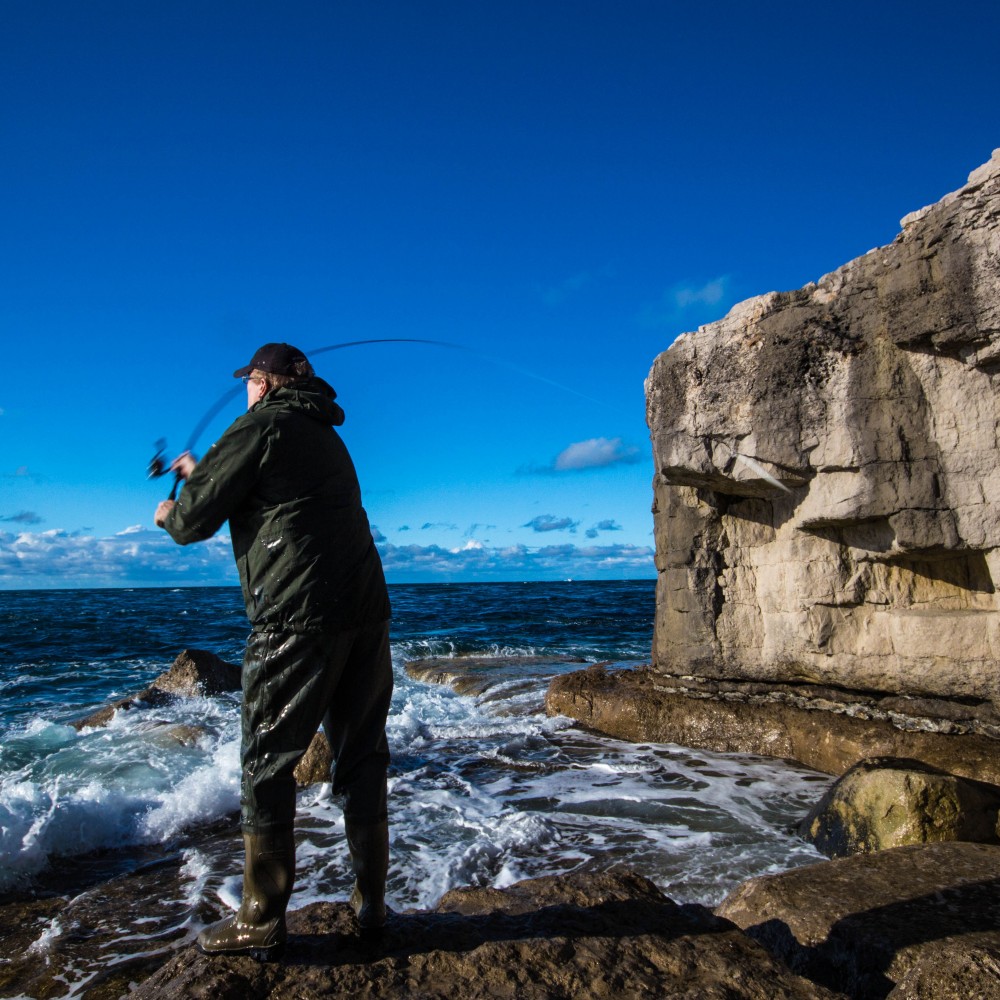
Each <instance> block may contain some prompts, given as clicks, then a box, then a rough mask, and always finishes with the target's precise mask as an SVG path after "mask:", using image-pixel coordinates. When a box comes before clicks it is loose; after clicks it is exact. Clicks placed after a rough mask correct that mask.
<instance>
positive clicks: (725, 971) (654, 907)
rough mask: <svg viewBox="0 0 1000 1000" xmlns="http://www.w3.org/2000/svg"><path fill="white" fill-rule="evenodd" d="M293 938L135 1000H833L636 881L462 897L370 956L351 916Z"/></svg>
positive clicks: (701, 912) (186, 969) (188, 963)
mask: <svg viewBox="0 0 1000 1000" xmlns="http://www.w3.org/2000/svg"><path fill="white" fill-rule="evenodd" d="M289 932H290V935H291V938H290V940H289V944H288V952H287V953H286V960H285V962H284V963H282V964H272V965H258V964H257V963H256V962H254V961H253V960H252V959H247V958H224V957H216V958H211V959H210V958H207V957H205V956H202V955H199V954H198V953H196V952H195V951H194V949H191V948H189V949H186V950H184V951H183V952H181V953H179V954H178V955H176V956H175V957H174V958H173V959H171V961H170V962H168V963H167V964H166V965H165V966H164V967H163V968H162V969H160V970H159V971H158V972H157V973H155V974H154V975H153V976H152V977H151V978H150V979H148V980H146V982H144V983H142V984H141V985H140V986H139V987H138V989H137V990H136V991H135V992H134V993H133V994H131V996H132V997H134V998H136V1000H145V998H154V997H155V998H157V1000H167V998H172V997H176V998H185V1000H186V998H189V997H193V996H211V997H212V998H213V1000H229V998H233V1000H246V998H248V997H270V998H292V997H316V996H349V997H378V998H383V1000H384V998H396V997H413V998H417V997H420V998H430V997H441V998H449V1000H451V998H457V997H460V998H462V1000H485V998H496V997H510V998H512V1000H514V998H538V1000H542V998H545V1000H562V998H565V1000H589V998H609V1000H610V998H619V997H640V996H649V997H686V998H691V1000H694V998H718V1000H723V998H725V1000H744V998H745V1000H750V998H753V1000H773V998H787V1000H792V998H802V1000H806V998H812V1000H833V994H831V993H829V992H828V991H827V990H825V989H824V988H823V987H819V986H815V985H814V984H812V983H809V982H807V981H806V980H804V979H802V978H800V977H798V976H796V975H794V974H792V973H791V972H789V970H788V969H787V968H785V967H784V966H783V965H782V964H781V963H780V962H778V961H776V960H775V959H774V958H773V957H772V956H771V955H769V954H768V953H767V951H766V950H765V949H763V948H762V947H760V946H759V945H757V944H756V943H755V942H754V941H752V940H750V939H749V938H748V937H746V936H745V935H744V934H742V933H741V932H740V931H739V930H737V929H736V928H735V927H734V926H733V925H732V924H731V923H729V922H728V921H726V920H722V919H719V918H718V917H715V916H713V915H712V913H711V912H710V911H709V910H707V909H705V908H704V907H701V906H695V905H690V906H678V905H677V904H676V903H673V902H671V901H670V900H669V899H667V898H666V897H665V896H664V895H663V894H662V893H660V891H659V890H658V889H657V888H656V887H655V886H654V885H653V884H652V883H651V882H649V881H647V880H646V879H644V878H641V877H640V876H638V875H635V874H633V873H631V872H627V871H620V872H615V873H604V874H582V873H578V874H573V875H568V876H549V877H544V878H538V879H529V880H527V881H525V882H519V883H517V884H516V885H512V886H510V887H509V888H507V889H457V890H453V891H451V892H449V893H447V894H446V895H445V896H444V897H443V898H442V899H441V901H440V903H439V904H438V906H437V907H436V908H435V909H434V910H433V911H410V912H407V913H401V914H394V915H392V917H391V919H390V922H389V926H388V927H387V929H386V932H385V936H384V938H383V939H382V940H381V941H379V942H378V943H374V944H370V945H362V944H361V943H360V941H359V939H358V937H357V933H356V923H355V921H354V918H353V914H352V913H351V911H350V909H349V907H348V906H347V905H346V904H345V903H315V904H313V905H311V906H308V907H306V908H305V909H302V910H299V911H297V912H294V913H292V914H290V916H289Z"/></svg>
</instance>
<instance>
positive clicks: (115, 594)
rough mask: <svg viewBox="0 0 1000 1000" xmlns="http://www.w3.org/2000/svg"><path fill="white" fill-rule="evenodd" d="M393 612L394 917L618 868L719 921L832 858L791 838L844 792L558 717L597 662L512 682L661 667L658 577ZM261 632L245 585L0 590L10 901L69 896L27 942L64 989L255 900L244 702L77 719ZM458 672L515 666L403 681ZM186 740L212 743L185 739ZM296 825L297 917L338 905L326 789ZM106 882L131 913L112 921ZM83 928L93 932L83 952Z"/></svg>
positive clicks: (333, 824) (30, 931)
mask: <svg viewBox="0 0 1000 1000" xmlns="http://www.w3.org/2000/svg"><path fill="white" fill-rule="evenodd" d="M392 597H393V602H394V622H393V659H394V665H395V673H396V691H395V694H394V697H393V704H392V711H391V715H390V719H389V723H388V736H389V741H390V747H391V750H392V755H393V763H392V767H391V771H390V803H389V807H390V819H391V830H392V833H391V858H392V861H391V871H390V877H389V902H390V905H392V906H394V907H396V908H397V909H402V908H407V907H427V906H432V905H433V904H434V903H435V902H436V901H437V899H438V898H439V897H440V895H441V894H442V893H443V892H445V891H446V890H447V889H449V888H452V887H454V886H456V885H460V884H469V883H471V884H477V885H486V884H488V885H496V886H503V885H507V884H509V883H511V882H513V881H516V880H518V879H521V878H525V877H529V876H535V875H542V874H554V873H559V872H568V871H572V870H576V869H580V868H585V869H602V868H605V867H607V866H608V865H610V864H614V863H619V862H622V863H625V864H628V865H629V866H630V867H632V868H635V869H636V870H638V871H639V872H641V873H642V874H644V875H647V876H648V877H650V878H651V879H653V880H654V881H655V882H656V883H657V884H658V885H659V886H660V887H661V888H663V890H664V891H665V892H666V893H667V894H668V895H670V896H671V897H672V898H674V899H676V900H678V901H684V902H689V901H696V902H702V903H706V904H709V905H712V904H715V903H717V902H718V901H719V900H721V898H722V897H723V896H724V895H725V894H726V893H727V892H728V891H729V890H730V889H731V888H733V887H734V886H736V885H737V884H739V883H740V882H741V881H743V880H744V879H746V878H747V877H750V876H753V875H759V874H762V873H766V872H772V871H781V870H785V869H787V868H789V867H792V866H794V865H797V864H803V863H810V862H812V861H815V860H819V857H820V856H819V855H818V854H817V853H816V852H815V851H814V850H813V849H812V848H810V847H808V846H807V845H806V844H805V843H804V842H802V841H801V840H799V839H798V838H797V837H796V836H795V835H794V833H793V832H792V830H793V826H794V824H795V823H796V822H797V820H798V819H799V818H800V817H801V815H802V814H803V813H804V812H805V811H806V810H807V809H808V807H809V806H810V805H811V804H812V803H813V802H814V801H815V800H816V799H817V798H818V797H819V796H820V795H821V794H822V791H823V789H824V788H825V787H826V784H827V783H828V780H829V779H827V778H826V776H824V775H819V774H816V773H815V772H810V771H807V770H806V769H804V768H800V767H796V766H793V765H789V764H787V763H785V762H781V761H774V760H768V759H762V758H750V757H735V756H725V755H717V754H709V753H705V752H701V751H692V750H688V749H684V748H681V747H676V746H669V745H660V744H645V745H640V746H634V745H632V744H625V743H621V742H618V741H614V740H610V739H607V738H605V737H601V736H598V735H595V734H592V733H588V732H584V731H582V730H580V729H579V728H576V727H574V726H573V725H571V723H570V722H569V720H566V719H550V718H547V717H546V716H545V715H544V712H543V709H542V698H543V694H544V689H545V685H546V683H547V676H548V675H551V673H553V672H556V671H561V670H567V669H577V668H578V667H579V664H566V663H562V662H552V663H550V664H548V665H547V666H537V665H533V666H530V667H526V668H525V670H526V672H527V675H528V680H527V681H525V680H524V679H523V678H520V679H517V680H515V679H512V678H511V675H510V671H509V669H508V670H504V669H501V668H503V667H504V666H505V665H506V666H508V667H509V665H510V664H511V663H512V662H518V661H517V657H519V656H527V655H536V656H542V657H552V658H556V657H562V656H567V655H571V656H578V657H584V658H586V659H588V660H591V661H597V660H601V661H612V662H613V663H618V664H622V665H635V664H637V663H639V662H642V661H644V660H645V659H646V657H647V654H648V649H649V645H650V639H651V630H652V624H651V623H652V615H653V585H652V583H647V582H638V583H563V584H476V585H427V586H416V585H414V586H397V587H394V588H392ZM246 630H247V629H246V623H245V618H244V616H243V611H242V607H241V603H240V597H239V592H238V590H236V589H234V588H233V589H231V588H218V589H215V588H209V589H190V590H184V589H182V590H170V591H167V590H137V591H64V592H32V593H29V592H18V593H0V656H2V661H0V691H2V706H3V710H2V715H0V889H3V890H6V898H7V899H8V901H13V903H14V904H17V903H20V904H23V903H24V902H25V901H27V900H29V899H30V898H32V897H39V898H44V897H45V896H46V895H51V894H52V893H53V892H55V893H58V894H59V895H60V896H61V897H63V898H64V899H67V900H70V901H71V902H68V903H64V904H60V906H59V907H57V910H56V911H52V912H49V911H47V910H45V908H44V907H42V908H41V909H39V910H38V911H37V912H36V913H34V915H33V916H32V917H31V919H30V920H29V921H27V922H26V923H25V924H24V926H22V927H21V928H20V930H19V933H20V935H21V936H20V937H17V940H16V941H14V939H9V941H8V945H7V948H13V947H14V946H15V945H16V946H17V948H18V949H20V948H21V947H24V941H26V940H27V938H30V942H29V944H31V943H33V946H34V948H35V955H36V956H39V957H43V958H47V959H48V960H49V962H50V963H54V964H55V965H56V966H58V967H59V970H60V971H59V977H61V978H60V979H59V980H58V983H57V985H56V986H53V987H52V989H53V990H54V992H46V993H45V995H47V996H72V995H81V994H82V993H85V992H87V991H88V990H89V989H92V988H93V981H92V977H93V976H94V975H96V972H95V969H96V968H97V966H96V965H95V963H103V964H104V965H105V966H107V965H108V963H109V962H114V961H121V962H123V963H124V966H125V967H128V963H130V962H133V963H134V962H135V961H136V958H135V956H137V955H139V956H142V955H144V954H147V953H153V954H155V953H157V952H159V951H169V950H170V949H171V948H173V947H176V946H177V944H178V943H180V942H183V941H186V940H190V939H191V937H193V935H194V934H195V933H196V931H197V929H198V928H199V927H200V926H201V925H202V924H203V923H204V922H205V921H207V920H210V919H212V918H213V917H214V915H215V914H216V913H217V912H218V911H219V910H221V909H224V908H225V907H226V906H234V905H236V903H237V901H238V895H239V886H240V863H241V859H240V858H239V856H238V851H239V837H238V832H237V829H236V820H235V816H236V813H237V810H238V799H239V788H238V785H239V767H238V739H239V737H238V697H237V696H235V695H228V696H222V697H218V698H195V699H190V700H188V701H184V702H178V703H177V704H176V705H175V706H174V705H172V706H170V707H169V708H160V709H155V710H141V711H132V712H126V713H119V714H118V715H117V716H116V717H115V719H114V721H113V722H112V724H111V725H109V726H108V727H106V728H104V729H96V730H87V731H84V732H82V733H78V732H77V731H76V730H75V729H73V728H72V727H71V726H68V725H67V723H68V722H69V721H70V720H72V719H74V718H77V717H79V716H81V715H83V714H86V713H87V712H88V711H90V710H91V709H93V708H94V707H97V706H98V705H100V704H101V703H103V702H105V701H107V700H109V699H111V698H114V697H121V696H123V695H125V694H129V693H132V692H134V691H137V690H139V689H141V688H142V687H144V686H145V685H146V684H148V683H149V681H150V680H152V679H153V677H155V676H156V675H157V674H158V673H160V672H161V671H162V670H164V669H166V668H167V667H168V666H169V664H170V662H171V661H172V660H173V658H174V656H175V655H176V654H177V653H178V652H179V651H180V650H181V649H182V648H184V647H185V646H191V647H197V648H203V649H210V650H213V651H215V652H218V653H219V654H220V655H221V656H223V658H225V659H229V660H231V661H238V660H239V657H240V652H241V648H242V644H243V640H244V638H245V635H246ZM463 654H466V655H468V654H475V655H478V656H482V655H489V656H492V657H495V658H496V660H497V665H498V670H497V681H496V684H495V685H494V686H492V687H490V688H488V689H487V690H486V691H484V693H483V694H481V695H479V696H477V697H469V696H463V695H458V694H455V693H454V692H453V691H452V690H451V689H449V688H446V687H443V686H438V685H432V684H426V683H422V682H417V681H414V680H412V679H410V678H409V677H408V676H407V675H406V673H405V671H404V670H403V664H404V662H405V661H407V660H412V659H416V658H420V657H426V656H461V655H463ZM178 724H182V725H184V726H185V727H190V728H188V729H186V730H184V731H183V734H182V735H183V736H184V737H189V736H190V734H191V731H192V729H193V730H194V731H195V732H196V734H197V738H196V740H195V742H193V743H185V742H181V741H179V740H178V739H177V738H176V737H177V735H178V733H177V730H176V729H175V727H176V726H177V725H178ZM297 826H298V838H297V839H298V876H297V884H296V891H295V894H294V896H293V898H292V903H291V905H292V906H293V907H295V906H301V905H304V904H305V903H307V902H310V901H313V900H316V899H328V898H343V897H344V895H345V894H346V891H347V889H348V887H349V882H350V878H349V875H348V860H347V852H346V847H345V844H344V838H343V819H342V817H341V814H340V811H339V808H338V807H337V805H336V804H335V802H334V801H333V800H332V799H331V797H330V795H329V788H328V786H325V785H320V786H314V787H312V788H310V789H307V790H305V791H303V792H302V793H300V797H299V809H298V817H297ZM109 886H114V896H115V899H116V900H119V901H125V900H127V901H128V902H127V905H125V904H124V902H123V905H121V906H115V907H107V906H102V904H101V902H100V901H101V900H102V899H103V898H105V896H106V895H107V893H108V892H109V891H110V890H109ZM74 922H75V923H74ZM72 926H76V927H77V928H79V927H86V928H87V930H88V934H87V935H84V939H83V940H82V941H81V940H80V936H79V934H76V933H74V932H71V931H70V930H69V928H70V927H72ZM25 936H26V937H25ZM4 950H6V949H5V946H4V945H0V951H4ZM0 957H2V956H0ZM7 957H8V958H12V957H13V955H12V954H11V953H10V952H9V951H8V953H7ZM88 984H89V985H88ZM0 987H2V979H0ZM59 990H62V992H59Z"/></svg>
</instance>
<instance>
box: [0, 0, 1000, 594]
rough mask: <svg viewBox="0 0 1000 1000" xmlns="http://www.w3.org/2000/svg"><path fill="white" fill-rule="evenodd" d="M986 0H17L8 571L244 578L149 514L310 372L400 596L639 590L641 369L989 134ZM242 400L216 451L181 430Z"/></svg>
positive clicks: (646, 474)
mask: <svg viewBox="0 0 1000 1000" xmlns="http://www.w3.org/2000/svg"><path fill="white" fill-rule="evenodd" d="M997 37H1000V6H998V5H996V4H988V3H985V2H977V3H969V2H964V3H963V2H956V3H952V4H948V5H942V4H939V3H935V4H930V3H919V2H907V3H903V2H891V3H872V2H870V0H869V2H867V3H857V2H846V3H843V4H840V5H837V6H836V7H830V5H806V4H802V3H792V2H774V3H761V4H746V3H742V2H740V3H736V2H727V3H715V4H709V3H705V4H701V5H694V4H680V3H670V2H667V0H655V2H654V0H615V2H611V0H604V2H590V0H573V2H569V0H551V2H549V0H504V2H503V3H493V2H481V0H432V2H431V0H429V2H423V0H405V2H404V0H380V2H372V0H323V2H290V3H286V4H280V5H279V4H277V3H264V2H255V0H241V2H239V3H237V2H211V3H190V2H184V0H179V2H177V0H175V2H172V3H170V4H151V3H135V2H133V0H88V2H87V3H79V2H77V0H73V2H68V0H60V2H47V0H5V2H4V4H3V7H2V10H0V93H2V94H3V100H2V105H0V108H2V110H0V115H2V117H0V128H2V137H3V143H2V150H3V152H2V155H0V190H2V191H3V193H4V225H3V240H2V243H0V274H2V276H3V277H2V283H0V330H2V342H3V357H4V362H5V364H4V367H5V374H6V377H5V379H4V384H3V386H2V388H0V445H2V447H0V587H2V588H30V587H53V586H116V585H126V586H136V585H163V586H175V585H179V584H185V583H227V582H232V581H234V580H235V573H234V570H233V569H232V566H231V555H230V552H229V548H228V540H227V538H226V537H220V538H218V539H216V540H213V542H212V543H209V544H206V545H202V546H191V547H189V548H187V549H180V548H178V547H176V546H174V545H173V543H172V542H170V541H169V539H168V538H167V537H166V536H165V535H164V534H163V533H162V532H160V531H158V530H157V529H155V528H154V527H153V526H152V521H151V518H152V512H153V509H154V507H155V505H156V503H157V501H158V500H159V499H161V498H162V497H163V496H164V495H165V493H166V490H167V489H168V488H169V484H168V483H167V481H166V480H159V481H153V482H149V481H147V480H146V479H145V478H144V472H145V466H146V463H147V461H148V460H149V458H150V456H151V454H152V452H153V443H154V441H155V440H156V439H158V438H160V437H165V438H166V439H167V441H168V451H169V452H170V453H171V455H172V454H176V453H177V452H178V451H180V450H181V448H182V447H183V445H184V443H185V442H186V441H187V439H188V438H189V436H190V434H191V431H192V430H193V428H194V427H195V426H196V425H197V424H198V422H199V420H200V419H201V417H202V415H203V414H204V413H205V411H206V410H207V409H208V408H209V407H210V406H211V404H212V403H214V402H215V400H216V399H217V398H218V397H219V396H220V395H221V394H222V393H224V392H225V391H226V390H227V389H229V388H230V387H231V385H232V380H231V378H230V373H231V372H232V371H233V369H234V368H236V367H237V366H238V365H241V364H244V363H245V362H246V361H248V360H249V357H250V355H251V354H252V352H253V350H254V349H255V348H256V347H257V346H259V345H260V344H261V343H264V342H267V341H272V340H286V341H289V342H291V343H293V344H295V345H297V346H298V347H300V348H302V349H305V350H307V351H308V350H310V349H314V348H320V347H325V346H328V345H331V344H336V343H339V342H343V341H352V340H363V339H376V338H412V339H428V340H438V341H446V342H448V343H450V344H454V345H458V348H454V347H436V346H432V345H425V344H381V345H372V346H369V347H359V348H351V349H344V350H340V351H336V352H330V353H327V354H324V355H321V356H320V357H318V358H317V359H316V367H317V369H318V370H319V371H320V373H321V374H322V375H324V376H325V377H326V378H327V379H328V381H330V382H331V383H332V384H333V385H334V386H335V387H336V388H337V390H338V393H339V399H340V402H341V403H342V405H343V406H344V409H345V410H346V412H347V423H346V424H345V426H344V428H343V434H344V437H345V439H346V440H347V443H348V445H349V447H350V448H351V451H352V454H353V456H354V458H355V463H356V465H357V467H358V471H359V475H360V478H361V482H362V488H363V491H364V495H365V503H366V507H367V509H368V512H369V517H370V520H371V522H372V524H373V525H374V526H375V527H376V529H377V537H378V539H379V547H380V549H381V550H382V553H383V558H384V562H385V565H386V569H387V574H388V577H389V579H390V581H396V582H411V581H421V580H477V579H512V580H528V579H564V578H575V579H587V578H591V579H593V578H611V579H622V578H639V577H652V576H653V575H654V569H653V560H652V551H653V538H652V518H651V515H650V502H651V496H652V494H651V486H650V480H651V477H652V473H653V469H652V462H651V458H650V450H649V442H648V433H647V430H646V427H645V422H644V403H643V379H644V378H645V376H646V374H647V373H648V371H649V368H650V365H651V364H652V362H653V359H654V358H655V356H656V355H657V354H658V353H659V352H660V351H662V350H664V349H666V348H667V347H668V346H669V345H670V343H671V342H672V341H673V339H674V338H675V337H676V336H677V334H679V333H681V332H683V331H686V330H691V329H694V328H696V327H697V326H698V325H699V324H701V323H705V322H709V321H711V320H713V319H717V318H719V317H721V316H722V315H724V314H725V313H726V312H727V311H728V309H729V308H730V307H731V306H732V305H733V304H734V303H736V302H738V301H740V300H742V299H745V298H747V297H749V296H752V295H757V294H761V293H764V292H767V291H771V290H784V289H791V288H798V287H800V286H801V285H803V284H805V283H806V282H808V281H811V280H815V279H817V278H818V277H820V276H821V275H822V274H824V273H826V272H828V271H830V270H833V269H834V268H836V267H838V266H839V265H840V264H842V263H845V262H846V261H848V260H850V259H852V258H853V257H856V256H858V255H860V254H862V253H864V252H866V251H867V250H869V249H870V248H871V247H873V246H877V245H880V244H884V243H887V242H890V241H891V240H892V239H893V237H894V236H895V234H896V232H897V231H898V223H899V219H900V218H901V217H902V216H903V215H904V214H906V213H907V212H910V211H912V210H914V209H916V208H919V207H921V206H923V205H925V204H927V203H929V202H932V201H936V200H937V199H938V198H940V197H941V196H942V195H944V194H945V193H946V192H948V191H951V190H954V189H955V188H957V187H959V186H961V184H962V183H963V182H964V181H965V178H966V175H967V174H968V172H969V171H970V170H972V169H973V168H974V167H976V166H978V165H979V164H980V163H983V162H985V161H986V160H987V159H989V157H990V153H991V151H992V149H993V148H994V147H995V146H998V145H1000V128H998V119H1000V100H998V98H1000V76H998V74H997V72H996V57H995V42H996V39H997ZM241 399H242V396H239V397H237V399H236V400H235V401H234V402H233V404H232V405H231V407H230V408H229V410H228V411H227V412H225V413H224V414H222V415H220V416H219V417H218V418H217V420H216V421H214V422H213V423H212V424H211V426H210V427H209V428H208V429H207V430H206V432H205V433H204V434H203V435H202V437H201V439H200V440H199V442H198V446H197V447H196V449H195V450H196V451H202V452H203V451H204V449H205V448H206V447H207V446H208V445H209V444H210V443H211V441H212V440H213V439H214V438H215V437H217V436H218V435H219V434H220V433H221V432H222V431H223V430H224V428H225V426H226V425H227V423H228V422H229V421H230V420H231V419H233V418H235V417H236V416H237V415H238V413H239V408H240V405H241Z"/></svg>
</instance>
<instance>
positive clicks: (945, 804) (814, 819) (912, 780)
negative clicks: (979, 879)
mask: <svg viewBox="0 0 1000 1000" xmlns="http://www.w3.org/2000/svg"><path fill="white" fill-rule="evenodd" d="M998 813H1000V788H998V787H997V786H995V785H987V784H984V783H983V782H981V781H971V780H969V779H966V778H958V777H956V776H955V775H953V774H947V773H946V772H944V771H939V770H937V769H936V768H932V767H928V766H927V765H926V764H922V763H920V762H919V761H915V760H898V759H895V758H877V759H874V760H863V761H860V762H859V763H857V764H855V765H854V767H852V768H851V769H850V770H849V771H848V772H847V773H846V774H844V775H843V776H842V777H840V778H839V779H838V780H837V781H836V782H834V784H833V786H832V787H831V788H830V789H829V790H828V791H827V793H826V794H825V795H824V796H823V798H822V799H821V800H820V801H819V802H818V803H817V805H816V806H815V807H814V808H813V809H812V810H811V811H810V813H809V815H808V816H807V817H806V818H805V819H804V820H803V821H802V825H801V826H800V827H799V833H800V834H801V835H802V836H803V837H805V838H806V839H807V840H809V841H811V842H812V843H813V844H814V845H815V846H816V847H817V848H818V849H819V850H821V851H822V852H823V853H824V854H826V855H828V856H830V857H834V858H836V857H844V856H846V855H849V854H857V853H858V852H871V851H881V850H884V849H885V848H888V847H901V846H903V845H904V844H925V843H931V842H935V841H942V840H970V841H978V842H980V843H991V844H995V843H1000V815H998Z"/></svg>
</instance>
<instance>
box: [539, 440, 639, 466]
mask: <svg viewBox="0 0 1000 1000" xmlns="http://www.w3.org/2000/svg"><path fill="white" fill-rule="evenodd" d="M638 461H639V449H638V448H636V447H634V446H627V445H625V444H624V443H623V442H622V439H621V438H620V437H616V438H603V437H600V438H590V439H588V440H587V441H577V442H576V443H575V444H571V445H570V446H569V447H568V448H566V449H565V450H564V451H561V452H560V453H559V454H558V455H557V456H556V459H555V461H554V462H553V463H552V467H553V469H555V471H556V472H575V471H578V470H580V469H600V468H604V467H606V466H609V465H618V464H627V465H630V464H633V463H635V462H638Z"/></svg>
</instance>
